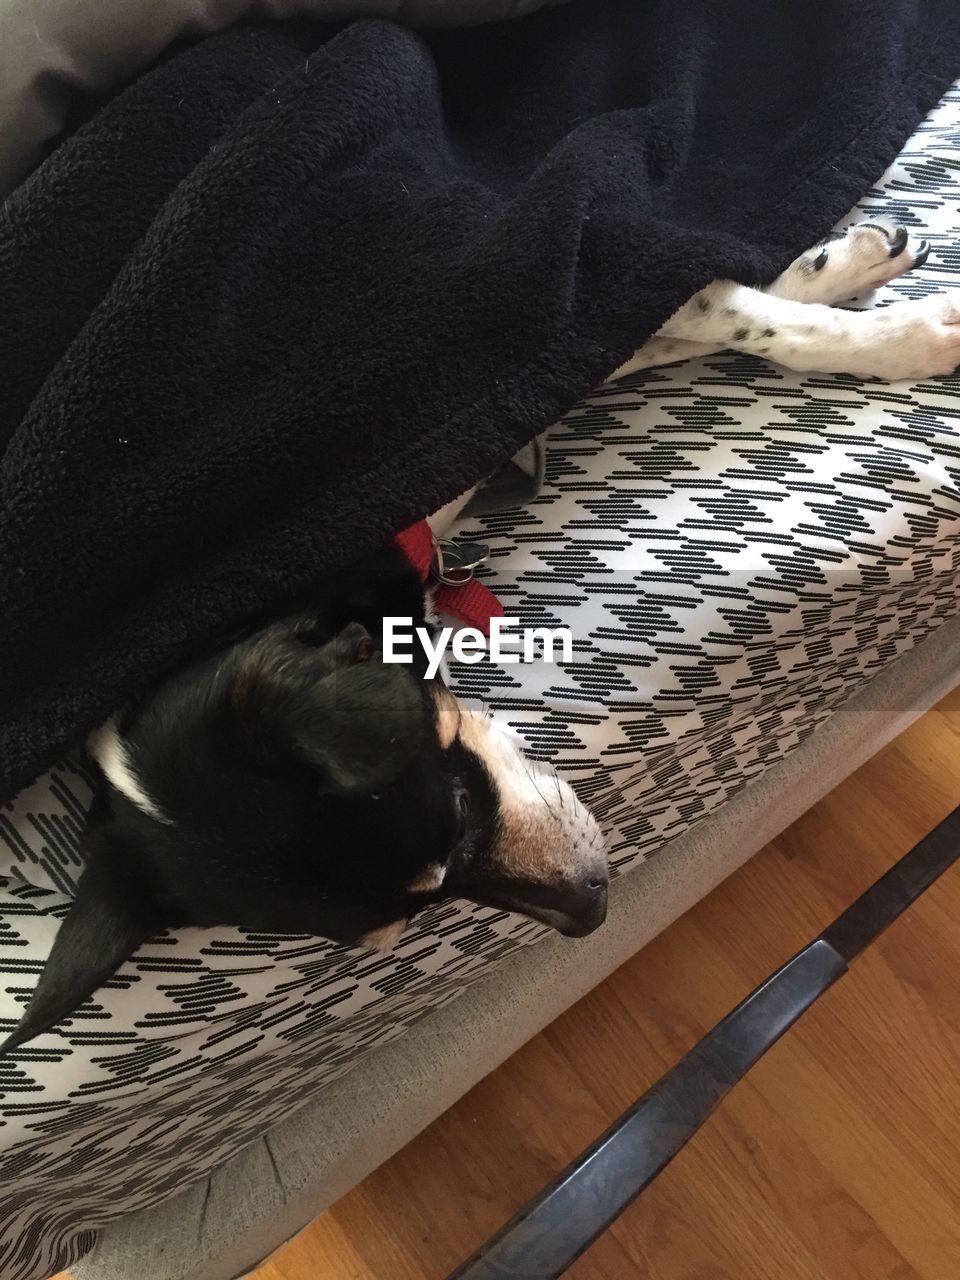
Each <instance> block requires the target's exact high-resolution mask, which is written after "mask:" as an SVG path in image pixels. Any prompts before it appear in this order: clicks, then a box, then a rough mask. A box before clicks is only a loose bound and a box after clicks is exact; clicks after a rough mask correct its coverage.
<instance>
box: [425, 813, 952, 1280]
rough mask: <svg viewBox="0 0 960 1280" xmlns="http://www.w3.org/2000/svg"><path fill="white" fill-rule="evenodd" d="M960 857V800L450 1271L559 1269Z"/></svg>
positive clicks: (544, 1274)
mask: <svg viewBox="0 0 960 1280" xmlns="http://www.w3.org/2000/svg"><path fill="white" fill-rule="evenodd" d="M958 857H960V809H954V811H953V812H952V813H951V814H949V816H948V817H947V818H945V819H944V821H943V822H941V823H940V825H939V826H938V827H935V828H934V830H933V831H931V832H930V834H929V835H927V836H925V837H924V838H923V840H921V841H920V843H919V844H918V845H916V846H915V847H914V848H913V849H911V850H910V852H909V853H907V854H905V855H904V856H903V857H902V858H901V859H900V861H899V862H896V863H894V865H893V866H892V867H891V868H890V870H889V871H888V872H887V873H886V874H885V875H884V876H881V878H880V879H879V880H878V881H877V882H876V883H875V884H874V885H872V886H871V888H869V889H868V890H867V891H866V893H864V894H863V895H862V896H861V897H859V898H858V899H857V900H856V902H854V903H853V905H852V906H850V907H848V908H847V910H846V911H844V912H843V913H842V914H841V915H839V916H838V917H837V918H836V920H834V922H833V924H831V925H830V926H829V927H828V928H827V929H825V930H824V932H823V933H821V934H820V936H819V937H818V938H816V939H815V940H814V941H813V942H811V943H810V945H809V946H807V947H804V949H803V950H802V951H800V952H798V953H797V955H795V956H794V957H793V959H792V960H789V961H788V962H787V963H786V964H785V965H784V966H783V967H782V968H781V969H778V970H777V972H776V973H774V974H773V975H772V976H771V977H769V978H768V979H767V980H766V981H765V982H764V983H763V984H762V985H761V986H759V987H757V989H756V990H755V991H753V992H752V993H751V994H750V995H749V996H747V998H746V999H745V1000H744V1001H743V1002H742V1003H741V1004H739V1005H737V1007H736V1008H735V1009H734V1010H733V1011H732V1012H731V1013H728V1014H727V1016H726V1017H725V1018H724V1019H723V1021H722V1022H719V1023H718V1024H717V1025H716V1026H715V1027H714V1028H713V1029H712V1030H711V1031H709V1032H708V1033H707V1034H706V1035H705V1036H704V1037H703V1039H702V1040H701V1041H700V1042H699V1043H698V1044H696V1045H694V1047H693V1048H692V1049H691V1050H690V1052H689V1053H688V1054H686V1056H685V1057H683V1058H681V1060H680V1061H679V1062H678V1063H677V1065H676V1066H675V1067H673V1068H671V1070H670V1071H668V1072H667V1073H666V1075H664V1076H662V1077H661V1078H660V1079H659V1080H658V1081H657V1083H656V1084H654V1085H652V1086H651V1088H649V1089H648V1090H647V1092H646V1093H645V1094H644V1095H643V1097H641V1098H640V1099H638V1101H637V1102H635V1103H634V1104H633V1106H631V1107H630V1108H629V1109H628V1110H627V1111H625V1112H624V1113H623V1115H622V1116H620V1118H619V1119H618V1120H616V1121H615V1122H614V1123H613V1124H612V1125H611V1126H610V1128H609V1129H608V1130H607V1131H606V1133H604V1134H603V1135H602V1136H601V1137H599V1138H598V1139H597V1140H596V1142H594V1143H593V1144H592V1145H591V1146H590V1147H588V1148H587V1149H586V1150H585V1151H583V1152H582V1153H581V1154H580V1155H579V1156H578V1157H577V1158H576V1159H575V1160H574V1161H573V1162H572V1163H571V1164H570V1165H568V1166H567V1168H566V1169H565V1170H564V1171H563V1173H561V1174H560V1175H559V1176H558V1177H557V1178H555V1179H554V1181H553V1182H551V1183H549V1184H548V1185H547V1186H546V1187H544V1189H543V1190H542V1191H541V1192H540V1193H539V1194H538V1195H537V1196H535V1197H534V1199H532V1200H531V1201H529V1203H528V1204H526V1205H525V1206H524V1207H523V1208H522V1209H521V1210H520V1212H519V1213H517V1214H516V1215H515V1216H514V1217H513V1218H511V1220H510V1221H509V1222H508V1223H507V1224H506V1226H504V1227H502V1228H501V1229H500V1231H498V1232H497V1234H496V1235H494V1236H492V1237H491V1238H490V1239H489V1240H488V1241H487V1242H486V1244H484V1245H482V1246H481V1247H480V1249H478V1250H477V1252H476V1253H475V1254H474V1255H473V1257H471V1258H469V1259H468V1260H467V1262H465V1263H464V1264H463V1265H462V1266H461V1267H458V1269H457V1270H456V1271H455V1272H453V1274H452V1275H451V1276H449V1277H448V1280H553V1278H554V1277H556V1276H560V1275H562V1274H563V1272H564V1271H566V1270H567V1268H568V1267H570V1266H571V1265H572V1264H573V1263H574V1262H575V1261H576V1259H577V1258H579V1257H580V1255H581V1254H582V1253H583V1252H584V1251H585V1250H586V1249H588V1248H589V1247H590V1245H591V1244H592V1243H593V1242H594V1240H596V1238H597V1237H598V1236H599V1235H600V1234H601V1232H603V1231H605V1230H606V1228H607V1227H608V1226H609V1225H610V1224H611V1223H612V1222H613V1221H614V1219H615V1218H617V1217H618V1216H619V1215H620V1214H621V1213H622V1212H623V1211H624V1209H626V1207H627V1206H628V1205H629V1204H630V1203H631V1202H632V1201H633V1200H635V1199H636V1197H637V1196H638V1195H639V1194H640V1193H641V1191H643V1189H644V1188H645V1187H647V1186H649V1184H650V1183H651V1182H652V1181H653V1180H654V1178H656V1176H657V1174H659V1173H660V1172H661V1170H662V1169H664V1168H665V1167H666V1166H667V1165H668V1164H669V1163H670V1161H671V1160H672V1159H673V1157H674V1156H675V1155H676V1154H677V1153H678V1152H679V1151H680V1150H681V1149H682V1148H683V1147H684V1146H685V1145H686V1143H687V1142H688V1141H689V1140H690V1139H691V1138H692V1137H693V1135H694V1134H695V1133H696V1132H697V1130H698V1129H699V1128H700V1127H701V1125H702V1124H703V1123H704V1121H706V1120H707V1119H708V1118H709V1117H710V1115H711V1114H712V1113H713V1111H714V1110H716V1108H717V1106H718V1105H719V1104H720V1102H721V1101H722V1100H723V1098H724V1097H726V1095H727V1094H728V1093H729V1092H730V1090H731V1089H732V1088H733V1086H734V1085H735V1084H736V1083H737V1082H738V1081H739V1080H741V1079H743V1077H744V1076H745V1075H746V1073H747V1072H748V1071H749V1070H750V1068H751V1067H752V1066H753V1065H754V1063H756V1062H757V1061H759V1059H760V1058H761V1057H762V1056H763V1055H764V1054H765V1053H766V1051H767V1050H768V1049H769V1048H770V1046H771V1045H773V1044H775V1043H776V1042H777V1040H779V1039H780V1037H781V1036H782V1035H783V1033H784V1032H785V1031H787V1030H788V1029H789V1028H790V1027H791V1026H793V1024H794V1023H795V1022H796V1021H797V1019H798V1018H799V1017H800V1015H801V1014H802V1013H804V1012H805V1011H806V1010H807V1009H809V1008H810V1006H811V1005H812V1004H813V1003H814V1001H815V1000H817V999H818V997H819V996H821V995H822V994H823V993H824V991H826V990H827V988H828V987H830V986H832V985H833V983H834V982H836V980H837V979H838V978H840V977H842V976H843V974H845V973H846V972H847V968H848V966H849V964H850V962H851V961H852V960H854V959H855V958H856V957H857V956H858V955H859V954H860V953H861V952H862V951H863V950H864V949H865V948H866V947H868V946H869V945H870V943H871V942H873V941H874V940H875V939H876V938H877V937H878V936H879V935H880V934H881V933H882V932H883V931H884V929H886V928H887V926H888V925H890V924H892V923H893V921H894V920H896V919H897V917H898V916H899V915H901V914H902V913H903V912H904V911H905V910H906V909H907V908H908V907H909V906H910V905H911V904H912V903H914V902H915V901H916V900H917V898H919V897H920V895H921V894H922V893H923V892H924V891H925V890H926V889H928V888H929V887H930V885H931V884H933V882H934V881H935V880H936V879H937V878H938V877H939V876H940V875H942V874H943V872H944V871H946V870H947V869H948V868H949V867H950V866H952V865H953V863H954V862H956V861H957V859H958Z"/></svg>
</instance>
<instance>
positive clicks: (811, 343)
mask: <svg viewBox="0 0 960 1280" xmlns="http://www.w3.org/2000/svg"><path fill="white" fill-rule="evenodd" d="M659 336H662V337H669V338H685V339H689V340H691V341H695V342H702V341H709V342H714V343H717V344H718V345H720V346H724V347H732V348H733V349H734V350H735V351H749V352H752V353H753V354H755V355H760V356H766V357H767V358H768V359H769V360H773V361H775V362H776V363H777V364H782V365H786V366H787V368H788V369H798V370H800V371H808V370H818V371H819V372H821V373H851V374H854V375H856V376H857V377H862V378H872V377H876V378H887V379H891V380H896V379H899V378H927V377H930V376H932V375H933V374H938V373H952V372H953V370H954V369H956V367H957V365H958V364H960V305H958V303H957V302H955V301H953V300H952V298H951V297H950V295H948V294H939V295H936V296H934V297H930V298H924V299H922V300H920V301H918V302H914V301H909V302H895V303H893V304H892V305H891V306H889V307H880V308H877V309H876V310H873V311H841V310H840V309H838V308H835V307H828V306H825V305H824V304H823V303H814V302H792V301H790V300H789V299H786V298H778V297H776V296H775V295H773V294H769V293H761V292H760V291H759V290H758V289H748V288H747V287H746V286H744V285H740V284H733V283H732V282H731V281H729V280H719V281H716V282H715V283H714V284H712V285H708V287H707V288H706V289H704V290H703V291H702V292H701V293H699V294H697V295H696V297H694V298H691V300H690V301H689V302H688V303H686V304H685V305H684V306H682V307H681V308H680V310H679V311H678V312H677V313H676V315H674V316H672V317H671V318H670V320H669V321H668V322H667V324H665V325H664V326H663V328H662V329H661V330H660V335H659Z"/></svg>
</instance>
